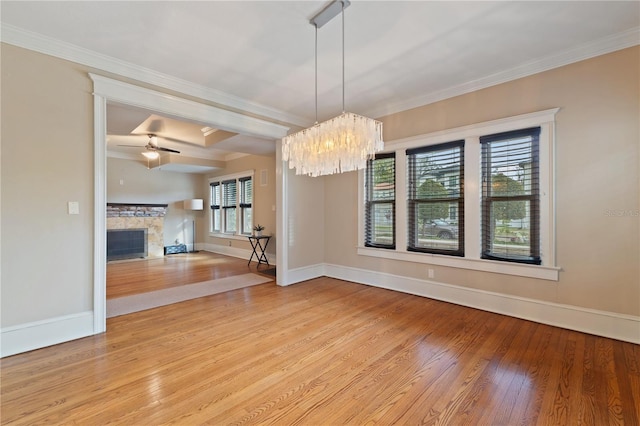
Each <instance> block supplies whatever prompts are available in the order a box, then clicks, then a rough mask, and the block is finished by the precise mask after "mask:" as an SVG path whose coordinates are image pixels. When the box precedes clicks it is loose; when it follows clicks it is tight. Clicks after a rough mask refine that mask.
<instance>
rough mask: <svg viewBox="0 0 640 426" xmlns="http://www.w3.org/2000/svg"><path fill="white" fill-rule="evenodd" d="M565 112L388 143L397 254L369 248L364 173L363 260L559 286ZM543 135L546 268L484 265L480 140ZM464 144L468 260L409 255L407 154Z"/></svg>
mask: <svg viewBox="0 0 640 426" xmlns="http://www.w3.org/2000/svg"><path fill="white" fill-rule="evenodd" d="M559 110H560V109H559V108H553V109H548V110H544V111H538V112H533V113H529V114H523V115H517V116H513V117H507V118H502V119H499V120H493V121H487V122H483V123H478V124H473V125H469V126H463V127H458V128H454V129H448V130H443V131H439V132H434V133H429V134H424V135H418V136H413V137H410V138H405V139H398V140H394V141H388V142H386V143H385V152H393V151H395V153H396V249H395V250H391V249H381V248H374V247H365V246H364V196H365V194H364V171H363V170H361V171H360V172H359V173H358V224H359V226H358V246H357V253H358V254H359V255H362V256H371V257H377V258H385V259H393V260H401V261H406V262H414V263H425V264H431V265H440V266H449V267H453V268H462V269H471V270H476V271H484V272H493V273H498V274H507V275H516V276H522V277H530V278H539V279H544V280H551V281H558V278H559V272H560V268H559V267H558V266H556V252H555V198H554V187H555V182H554V171H555V155H554V153H555V149H554V147H555V116H556V114H557V112H558V111H559ZM537 126H539V127H540V128H541V131H540V142H539V149H540V212H541V214H540V255H541V258H542V264H541V265H527V264H520V263H512V262H502V261H495V260H486V259H481V258H480V254H481V230H480V229H481V226H480V222H481V211H480V209H481V207H480V201H481V185H480V180H481V173H480V136H484V135H491V134H495V133H502V132H508V131H511V130H518V129H525V128H528V127H537ZM460 139H464V141H465V145H464V158H465V161H464V167H465V170H464V179H465V181H464V206H465V212H464V220H465V240H464V245H465V256H464V257H455V256H447V255H440V254H430V253H414V252H409V251H407V203H406V202H402V201H403V200H405V201H406V200H407V185H406V179H407V171H406V162H407V161H406V150H407V149H411V148H417V147H421V146H429V145H436V144H440V143H444V142H451V141H455V140H460Z"/></svg>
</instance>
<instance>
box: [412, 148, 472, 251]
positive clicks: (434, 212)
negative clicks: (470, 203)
mask: <svg viewBox="0 0 640 426" xmlns="http://www.w3.org/2000/svg"><path fill="white" fill-rule="evenodd" d="M406 155H407V162H408V173H409V178H408V180H407V185H408V187H407V194H408V207H407V213H408V224H407V229H408V233H409V235H408V241H407V243H408V244H407V249H408V250H410V251H419V252H426V253H440V254H449V255H456V256H464V192H463V185H462V183H463V181H464V141H457V142H451V143H444V144H438V145H432V146H427V147H419V148H415V149H409V150H407V153H406Z"/></svg>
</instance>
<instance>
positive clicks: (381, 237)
mask: <svg viewBox="0 0 640 426" xmlns="http://www.w3.org/2000/svg"><path fill="white" fill-rule="evenodd" d="M395 160H396V159H395V155H394V154H379V155H376V157H375V159H372V160H369V162H368V164H367V173H366V174H367V177H366V180H365V194H366V196H365V212H366V213H365V215H366V218H365V246H367V247H379V248H389V249H393V248H395V246H396V238H395V219H396V216H395V192H396V191H395V181H396V179H395Z"/></svg>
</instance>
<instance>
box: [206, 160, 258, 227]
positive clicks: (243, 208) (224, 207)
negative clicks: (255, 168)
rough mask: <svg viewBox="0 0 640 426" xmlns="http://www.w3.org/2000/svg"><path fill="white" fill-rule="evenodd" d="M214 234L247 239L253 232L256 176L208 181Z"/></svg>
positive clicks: (227, 177) (249, 174) (249, 173)
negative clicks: (245, 236)
mask: <svg viewBox="0 0 640 426" xmlns="http://www.w3.org/2000/svg"><path fill="white" fill-rule="evenodd" d="M209 185H210V187H211V226H210V230H211V232H212V233H214V234H226V235H248V234H250V233H251V230H252V228H253V172H252V171H249V172H244V173H239V174H235V175H229V176H222V177H219V178H213V179H210V180H209Z"/></svg>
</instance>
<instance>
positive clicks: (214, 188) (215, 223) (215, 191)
mask: <svg viewBox="0 0 640 426" xmlns="http://www.w3.org/2000/svg"><path fill="white" fill-rule="evenodd" d="M211 216H212V224H211V231H213V232H220V230H221V229H222V228H221V222H220V182H214V183H212V184H211Z"/></svg>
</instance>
